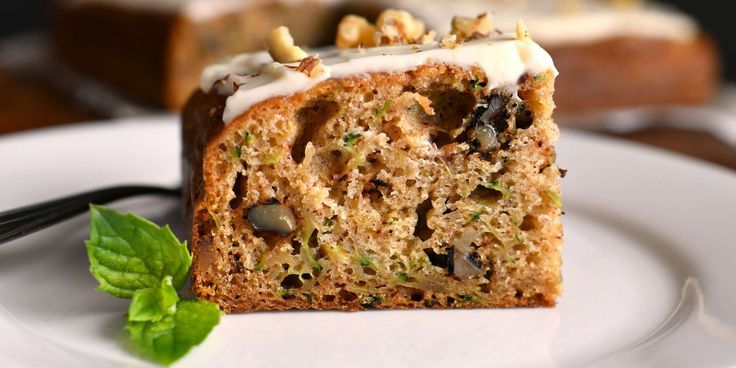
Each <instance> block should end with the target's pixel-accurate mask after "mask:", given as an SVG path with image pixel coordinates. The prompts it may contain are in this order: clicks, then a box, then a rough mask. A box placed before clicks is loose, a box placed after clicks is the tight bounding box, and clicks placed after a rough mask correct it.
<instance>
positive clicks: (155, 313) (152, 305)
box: [128, 276, 179, 322]
mask: <svg viewBox="0 0 736 368" xmlns="http://www.w3.org/2000/svg"><path fill="white" fill-rule="evenodd" d="M178 301H179V295H178V294H177V293H176V289H174V286H173V281H172V277H171V276H166V277H165V278H164V279H163V281H161V287H160V288H157V289H154V288H150V289H140V290H136V292H135V293H133V300H131V302H130V308H128V321H138V322H140V321H158V320H160V319H161V318H164V317H165V316H167V315H170V314H174V313H176V303H177V302H178Z"/></svg>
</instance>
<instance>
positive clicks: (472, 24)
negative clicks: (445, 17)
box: [450, 13, 493, 41]
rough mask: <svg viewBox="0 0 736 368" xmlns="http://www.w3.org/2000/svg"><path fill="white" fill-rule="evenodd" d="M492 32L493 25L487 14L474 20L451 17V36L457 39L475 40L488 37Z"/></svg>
mask: <svg viewBox="0 0 736 368" xmlns="http://www.w3.org/2000/svg"><path fill="white" fill-rule="evenodd" d="M492 31H493V23H492V22H491V18H490V17H489V16H488V13H483V14H481V15H479V16H477V17H475V18H468V17H458V16H456V17H453V18H452V30H451V31H450V33H451V34H454V35H456V36H457V37H458V38H459V39H461V40H465V41H469V40H474V39H477V38H484V37H488V36H489V35H490V34H491V32H492Z"/></svg>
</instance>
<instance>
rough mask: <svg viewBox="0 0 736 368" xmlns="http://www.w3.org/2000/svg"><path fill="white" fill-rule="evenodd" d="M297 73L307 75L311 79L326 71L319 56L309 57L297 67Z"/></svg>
mask: <svg viewBox="0 0 736 368" xmlns="http://www.w3.org/2000/svg"><path fill="white" fill-rule="evenodd" d="M296 71H298V72H301V73H304V74H306V75H307V76H308V77H309V78H315V77H318V76H320V75H322V73H324V71H325V69H324V66H322V60H320V58H319V56H307V57H305V58H304V59H302V62H301V63H299V66H297V67H296Z"/></svg>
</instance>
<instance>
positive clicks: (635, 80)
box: [386, 0, 720, 113]
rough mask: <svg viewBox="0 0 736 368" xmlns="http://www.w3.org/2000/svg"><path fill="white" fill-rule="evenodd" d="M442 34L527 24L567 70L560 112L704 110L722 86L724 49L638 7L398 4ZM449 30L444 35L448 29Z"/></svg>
mask: <svg viewBox="0 0 736 368" xmlns="http://www.w3.org/2000/svg"><path fill="white" fill-rule="evenodd" d="M386 4H393V6H397V7H400V8H404V9H407V10H409V11H410V12H412V13H414V14H416V15H417V16H418V17H420V18H423V19H424V20H425V21H426V22H427V23H428V25H429V26H430V27H434V28H435V29H437V30H438V32H439V33H440V34H442V33H443V32H446V31H447V30H448V29H447V27H446V25H447V24H449V22H448V20H449V18H450V17H451V14H460V15H465V16H471V15H476V14H479V13H482V12H488V13H489V14H491V15H492V20H493V22H494V27H495V28H498V29H513V22H515V21H516V20H517V19H523V20H524V22H525V23H526V25H527V27H528V28H529V32H530V34H531V36H532V37H533V38H534V40H535V41H536V42H538V43H539V44H540V45H542V46H543V47H544V48H545V49H546V50H547V51H548V52H549V53H550V54H551V55H552V58H553V59H554V61H555V65H556V66H557V68H558V70H559V71H560V76H559V77H558V78H557V84H556V91H555V102H556V103H557V106H558V112H562V113H570V112H575V113H577V112H584V111H594V110H602V109H611V108H620V107H638V106H662V105H681V104H700V103H704V102H708V101H709V100H710V99H711V98H712V97H713V94H714V92H715V90H716V88H717V87H718V84H719V79H720V64H719V58H718V54H717V51H716V47H715V45H714V44H713V42H712V41H711V39H710V38H709V37H708V36H707V35H706V34H704V33H703V31H702V30H701V29H700V28H699V26H698V24H697V23H696V22H695V21H694V20H693V19H691V18H690V17H688V16H687V15H685V14H683V13H681V12H678V11H677V10H675V9H673V8H670V7H666V6H664V5H660V4H655V3H651V2H644V1H635V0H587V1H586V0H393V1H386ZM443 26H444V27H445V29H443V28H442V27H443Z"/></svg>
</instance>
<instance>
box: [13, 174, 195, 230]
mask: <svg viewBox="0 0 736 368" xmlns="http://www.w3.org/2000/svg"><path fill="white" fill-rule="evenodd" d="M144 194H156V195H165V196H180V195H181V188H176V189H172V188H163V187H154V186H142V185H127V186H118V187H110V188H104V189H97V190H92V191H88V192H84V193H79V194H74V195H71V196H68V197H63V198H59V199H54V200H50V201H47V202H42V203H38V204H33V205H30V206H24V207H20V208H16V209H12V210H8V211H5V212H1V213H0V244H3V243H7V242H9V241H11V240H13V239H17V238H20V237H23V236H26V235H28V234H32V233H34V232H36V231H39V230H41V229H45V228H47V227H49V226H51V225H54V224H56V223H59V222H61V221H64V220H66V219H68V218H70V217H74V216H76V215H79V214H81V213H84V212H86V211H87V210H88V209H89V204H90V203H96V204H104V203H109V202H113V201H116V200H119V199H123V198H127V197H133V196H138V195H144Z"/></svg>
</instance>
